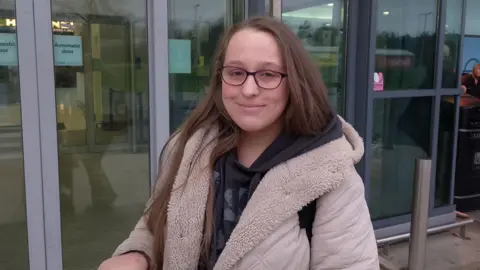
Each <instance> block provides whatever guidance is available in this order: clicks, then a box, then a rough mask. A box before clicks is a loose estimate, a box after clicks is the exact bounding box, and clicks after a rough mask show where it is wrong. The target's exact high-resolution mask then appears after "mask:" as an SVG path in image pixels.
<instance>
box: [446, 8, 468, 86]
mask: <svg viewBox="0 0 480 270" xmlns="http://www.w3.org/2000/svg"><path fill="white" fill-rule="evenodd" d="M446 5H447V7H446V18H445V43H444V46H443V72H442V87H443V88H456V87H457V81H458V79H457V78H458V76H457V75H458V57H459V56H460V55H459V51H460V40H461V33H462V8H463V1H458V0H447V1H446Z"/></svg>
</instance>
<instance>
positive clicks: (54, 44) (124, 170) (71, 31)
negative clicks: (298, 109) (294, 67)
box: [0, 0, 480, 270]
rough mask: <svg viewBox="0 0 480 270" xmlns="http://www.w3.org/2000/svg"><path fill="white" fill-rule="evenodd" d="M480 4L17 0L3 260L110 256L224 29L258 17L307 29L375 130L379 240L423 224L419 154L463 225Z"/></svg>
mask: <svg viewBox="0 0 480 270" xmlns="http://www.w3.org/2000/svg"><path fill="white" fill-rule="evenodd" d="M479 11H480V4H479V3H476V2H475V0H404V1H397V0H362V1H360V0H316V1H312V0H266V1H263V0H227V1H225V0H197V1H191V0H155V1H153V0H146V1H133V0H115V1H113V0H109V1H107V0H102V1H100V0H83V1H67V0H35V1H33V0H7V1H2V2H1V3H0V201H1V203H0V254H2V256H0V268H2V269H4V267H5V269H35V270H36V269H39V270H46V269H48V270H59V269H92V268H95V267H96V266H98V264H99V263H100V262H101V261H102V260H103V259H105V258H106V257H108V256H109V255H110V254H111V253H112V252H113V250H114V249H115V247H116V246H117V245H118V244H119V243H120V242H121V241H122V240H123V239H124V238H125V237H127V235H128V233H129V231H130V230H131V229H132V227H133V225H134V224H135V223H136V221H137V220H138V218H139V217H140V216H141V213H142V211H143V207H144V204H145V202H146V201H147V199H148V197H149V195H150V190H151V186H152V185H153V183H154V182H155V180H156V177H155V176H156V172H157V158H158V155H159V153H160V151H161V150H162V147H163V145H164V143H165V142H166V140H167V139H168V137H169V135H170V134H171V133H172V132H173V131H174V130H175V128H176V127H178V126H179V124H180V123H181V122H182V121H183V119H184V118H185V116H186V115H188V113H189V112H190V111H191V109H192V108H194V107H195V106H196V104H197V102H198V100H199V99H200V98H201V97H202V95H203V93H204V89H205V87H206V85H207V83H208V77H209V72H210V71H209V67H210V65H211V62H212V58H213V50H214V48H215V45H216V43H217V41H218V39H219V37H220V35H221V33H222V31H223V30H224V29H226V28H228V27H229V26H230V25H232V24H233V23H235V22H238V21H241V20H243V19H244V18H248V17H250V16H255V15H272V16H277V17H280V16H281V18H282V20H283V21H284V22H285V23H286V24H288V25H289V26H290V27H291V28H292V30H293V31H295V33H297V35H298V36H299V37H300V38H301V39H302V41H303V42H304V46H305V48H306V49H307V50H308V51H309V52H310V54H311V56H312V59H313V60H314V61H315V62H316V63H317V65H318V68H319V69H320V70H321V72H322V75H323V78H324V81H325V84H326V86H327V88H328V91H329V98H330V101H331V104H332V106H333V107H334V108H335V109H336V110H337V112H338V114H340V115H342V116H343V117H344V118H346V120H347V121H349V122H351V123H352V124H353V125H354V126H355V128H356V129H357V130H358V131H359V132H360V134H361V135H362V137H363V138H364V141H365V146H366V149H365V150H366V151H365V157H364V158H363V160H362V161H361V163H360V164H358V166H357V170H358V172H359V173H360V175H361V176H362V178H363V179H364V182H365V187H366V198H367V201H368V204H369V207H370V211H371V214H372V220H373V223H374V227H375V229H376V234H377V237H378V238H382V237H387V236H392V235H396V234H401V233H405V232H408V230H409V220H410V213H411V208H412V196H413V186H414V173H415V159H417V158H423V159H430V160H431V162H432V171H431V181H430V187H431V190H430V194H429V196H430V220H429V221H430V226H440V225H444V224H448V223H451V222H454V221H455V205H454V203H453V202H454V201H453V197H454V196H453V183H454V175H455V160H456V158H455V156H456V154H455V153H456V149H457V144H456V141H457V135H456V134H457V131H458V115H459V103H460V99H459V95H460V94H461V93H462V91H461V90H460V76H461V73H462V72H463V71H468V69H469V68H471V65H472V64H473V63H474V62H478V60H477V59H480V53H478V52H477V51H478V48H480V45H478V43H477V46H476V45H475V44H476V42H478V40H480V39H478V37H480V31H479V30H478V29H479V28H478V27H475V26H477V25H478V23H477V22H476V21H475V20H478V18H476V16H475V14H478V12H479ZM469 12H470V13H471V15H469ZM470 18H471V19H470ZM464 47H465V50H464ZM467 48H468V49H467ZM464 53H465V55H466V56H467V57H468V58H465V57H464ZM471 59H473V60H472V61H470V60H471Z"/></svg>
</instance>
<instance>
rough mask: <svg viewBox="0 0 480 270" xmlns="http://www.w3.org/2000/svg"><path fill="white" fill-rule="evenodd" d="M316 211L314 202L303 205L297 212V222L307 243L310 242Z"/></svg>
mask: <svg viewBox="0 0 480 270" xmlns="http://www.w3.org/2000/svg"><path fill="white" fill-rule="evenodd" d="M316 211H317V208H316V200H314V201H312V202H310V203H309V204H307V205H305V206H304V207H303V208H302V209H301V210H300V211H298V220H299V223H300V228H301V229H305V232H306V233H307V238H308V242H309V243H310V242H311V240H312V235H313V232H312V229H313V222H314V221H315V212H316Z"/></svg>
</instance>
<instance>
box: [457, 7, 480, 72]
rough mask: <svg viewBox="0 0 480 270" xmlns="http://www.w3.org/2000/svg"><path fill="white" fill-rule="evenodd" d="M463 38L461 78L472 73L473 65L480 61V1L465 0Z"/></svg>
mask: <svg viewBox="0 0 480 270" xmlns="http://www.w3.org/2000/svg"><path fill="white" fill-rule="evenodd" d="M466 5H467V10H466V17H465V35H466V36H465V38H464V40H463V57H462V66H461V68H462V78H467V77H468V76H467V74H471V73H472V69H473V66H474V65H475V64H479V63H480V50H479V49H478V48H480V27H478V26H479V25H480V18H479V16H478V14H480V1H478V0H466Z"/></svg>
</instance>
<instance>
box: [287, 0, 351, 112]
mask: <svg viewBox="0 0 480 270" xmlns="http://www.w3.org/2000/svg"><path fill="white" fill-rule="evenodd" d="M311 2H314V1H309V2H307V3H299V2H298V1H294V0H284V1H282V5H283V10H282V11H283V13H282V21H283V22H284V23H286V24H288V25H289V26H290V27H291V29H292V30H293V31H294V32H295V33H297V35H298V36H299V37H300V38H301V39H302V41H303V43H304V46H305V48H306V49H307V50H308V51H309V52H310V54H311V55H312V58H313V60H314V61H315V62H316V64H317V66H318V68H319V69H320V71H321V72H322V77H323V81H324V82H325V84H326V86H327V88H328V96H329V99H330V104H331V105H332V107H333V108H334V109H335V110H336V111H337V112H338V113H339V114H343V113H344V101H345V88H344V75H345V67H344V59H345V55H344V52H345V41H346V38H345V31H344V20H345V12H344V10H345V3H344V2H345V1H343V0H332V1H326V2H325V3H323V4H318V3H317V2H318V1H315V3H316V4H314V3H311Z"/></svg>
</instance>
